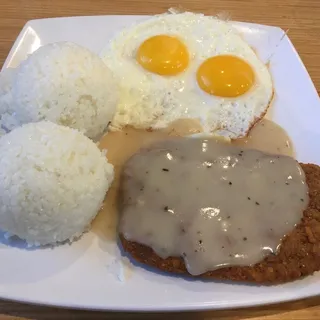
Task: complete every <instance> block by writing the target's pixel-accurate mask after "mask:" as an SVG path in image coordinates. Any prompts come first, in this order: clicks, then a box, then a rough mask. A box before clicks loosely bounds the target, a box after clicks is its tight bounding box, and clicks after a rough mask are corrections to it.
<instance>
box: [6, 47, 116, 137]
mask: <svg viewBox="0 0 320 320" xmlns="http://www.w3.org/2000/svg"><path fill="white" fill-rule="evenodd" d="M12 97H13V104H14V108H15V112H16V115H15V116H16V119H17V120H18V121H19V123H20V124H25V123H29V122H38V121H41V120H48V121H52V122H54V123H57V124H61V125H65V126H69V127H71V128H75V129H78V130H80V131H82V132H83V133H84V134H85V135H86V136H88V137H90V138H95V137H97V136H99V135H101V133H102V132H103V131H104V130H105V129H106V127H107V125H108V123H109V122H110V121H111V120H112V119H113V116H114V113H115V110H116V106H117V102H118V88H117V84H116V82H115V80H114V78H113V76H112V73H111V71H110V70H109V69H108V67H107V66H106V65H105V64H104V62H103V61H102V60H101V59H100V57H99V56H98V55H96V54H95V53H93V52H91V51H89V50H88V49H86V48H83V47H81V46H79V45H76V44H74V43H70V42H58V43H52V44H48V45H45V46H43V47H40V48H39V49H38V50H37V51H35V52H34V53H33V54H32V55H30V56H29V57H28V59H27V60H25V61H24V62H22V63H21V65H20V66H19V67H18V70H17V75H16V77H15V81H14V84H13V88H12ZM4 125H5V126H6V123H4Z"/></svg>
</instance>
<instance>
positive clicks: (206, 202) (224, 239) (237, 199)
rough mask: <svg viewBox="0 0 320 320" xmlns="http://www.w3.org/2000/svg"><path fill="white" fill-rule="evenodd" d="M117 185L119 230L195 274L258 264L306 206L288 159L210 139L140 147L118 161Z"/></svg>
mask: <svg viewBox="0 0 320 320" xmlns="http://www.w3.org/2000/svg"><path fill="white" fill-rule="evenodd" d="M147 172H148V173H147ZM121 183H122V185H121V189H122V191H121V192H122V205H121V220H120V226H119V228H120V232H121V233H122V234H123V235H124V237H125V238H126V239H127V240H130V241H136V242H138V243H142V244H145V245H147V246H149V247H151V248H152V249H153V250H154V251H155V252H156V253H157V254H158V255H159V256H160V257H162V258H166V257H169V256H182V257H183V258H184V260H185V263H186V266H187V268H188V271H189V272H190V273H191V274H194V275H198V274H202V273H204V272H206V271H209V270H214V269H217V268H220V267H224V266H228V265H250V264H254V263H257V262H259V261H260V260H262V259H263V257H264V256H266V255H267V254H270V252H275V251H276V250H277V247H278V246H279V244H280V242H281V239H282V238H283V237H284V235H286V234H287V233H288V232H290V231H291V230H292V229H293V228H294V226H295V225H296V224H297V223H298V222H299V221H300V219H301V217H302V213H303V210H304V209H305V208H306V206H307V205H308V187H307V185H306V182H305V177H304V173H303V171H302V169H301V168H300V166H299V164H298V163H297V162H296V161H295V160H294V159H293V158H291V157H287V156H279V155H274V156H273V155H269V154H266V153H263V152H261V151H257V150H250V149H244V148H241V147H238V146H234V145H230V144H225V143H222V142H219V141H215V140H213V139H210V140H203V139H186V138H177V139H173V140H165V141H161V142H157V143H155V144H153V145H151V146H150V147H148V148H145V149H142V150H141V151H140V152H138V153H136V154H135V155H134V156H133V157H131V159H130V160H129V161H128V162H127V164H126V165H125V168H124V172H123V176H122V182H121Z"/></svg>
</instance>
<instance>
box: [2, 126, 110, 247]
mask: <svg viewBox="0 0 320 320" xmlns="http://www.w3.org/2000/svg"><path fill="white" fill-rule="evenodd" d="M0 154H1V158H0V229H1V230H3V231H5V232H9V233H10V234H12V235H17V236H18V237H20V238H21V239H24V240H26V241H27V243H29V244H31V245H46V244H54V243H57V242H62V241H65V240H68V239H69V240H73V239H74V238H75V237H77V236H79V235H81V234H82V232H83V231H84V230H86V228H87V227H88V226H89V225H90V223H91V221H92V219H94V217H95V216H96V214H97V212H98V210H99V208H100V206H101V204H102V202H103V199H104V197H105V194H106V192H107V190H108V188H109V186H110V184H111V182H112V180H113V175H114V172H113V166H112V165H111V164H109V163H108V161H107V159H106V157H105V155H104V154H103V153H102V152H101V151H100V150H99V149H98V147H97V146H96V145H95V144H94V143H93V142H92V141H91V140H90V139H88V138H87V137H85V136H84V135H83V134H82V133H80V132H79V131H77V130H74V129H71V128H68V127H63V126H60V125H56V124H53V123H50V122H39V123H30V124H27V125H24V126H22V127H20V128H17V129H14V130H13V131H11V132H10V133H8V134H6V135H4V136H2V137H1V138H0Z"/></svg>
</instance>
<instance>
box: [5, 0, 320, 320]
mask: <svg viewBox="0 0 320 320" xmlns="http://www.w3.org/2000/svg"><path fill="white" fill-rule="evenodd" d="M170 7H178V8H183V9H186V10H189V11H194V12H203V13H205V14H211V15H214V14H217V13H221V12H226V13H227V14H228V15H229V16H230V17H231V19H233V20H238V21H248V22H255V23H261V24H268V25H275V26H279V27H281V28H283V29H284V30H288V35H289V37H290V38H291V40H292V42H293V44H294V45H295V47H296V49H297V50H298V52H299V54H300V56H301V58H302V60H303V62H304V63H305V65H306V67H307V69H308V71H309V73H310V75H311V78H312V80H313V82H314V84H315V86H316V88H317V90H318V92H320V37H319V35H320V1H319V0H282V1H278V0H268V1H267V0H148V1H145V0H114V1H110V0H109V1H108V0H0V66H2V64H3V62H4V60H5V58H6V56H7V54H8V52H9V50H10V48H11V46H12V44H13V42H14V40H15V38H16V37H17V36H18V34H19V32H20V30H21V28H22V27H23V25H24V24H25V23H26V22H27V21H28V20H31V19H37V18H48V17H58V16H75V15H104V14H154V13H162V12H165V11H166V10H167V9H168V8H170ZM163 317H164V315H161V314H143V315H142V314H130V315H129V314H122V313H117V314H114V313H99V312H83V311H73V310H63V309H54V308H47V307H38V306H29V305H24V304H19V303H13V302H6V301H0V320H4V319H102V318H105V319H162V318H163ZM165 317H166V318H168V320H169V319H175V318H179V319H180V318H181V319H207V320H209V319H223V320H240V319H241V320H245V319H252V320H275V319H281V320H289V319H290V320H298V319H299V320H303V319H308V320H319V319H320V297H317V298H312V299H307V300H304V301H298V302H294V303H286V304H280V305H272V306H265V307H259V308H253V309H241V310H232V311H218V312H197V313H184V314H179V315H178V314H170V315H169V314H166V315H165Z"/></svg>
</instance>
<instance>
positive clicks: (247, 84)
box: [102, 13, 273, 139]
mask: <svg viewBox="0 0 320 320" xmlns="http://www.w3.org/2000/svg"><path fill="white" fill-rule="evenodd" d="M102 57H103V59H104V61H105V63H106V64H107V65H108V67H109V68H110V69H111V70H112V71H113V72H114V74H115V76H116V77H117V78H118V80H119V83H120V87H121V95H120V96H121V99H120V103H119V106H118V109H117V112H116V115H115V117H114V120H113V122H112V128H113V129H120V128H122V127H124V126H126V125H131V126H134V127H136V128H150V127H151V128H154V129H158V128H163V127H166V126H168V124H170V123H171V122H173V121H175V120H178V119H183V118H191V119H198V120H199V121H200V122H201V125H202V127H203V130H204V132H207V133H215V134H221V135H224V136H227V137H230V138H233V139H234V138H239V137H242V136H244V135H246V134H247V132H248V131H249V129H250V128H251V127H252V125H253V124H254V123H255V122H256V121H257V120H258V119H260V118H261V117H262V116H263V115H264V114H265V113H266V111H267V108H268V106H269V105H270V102H271V99H272V96H273V85H272V79H271V75H270V73H269V71H268V68H267V67H266V65H265V64H264V63H262V62H261V61H260V60H259V58H258V57H257V55H256V54H255V52H254V51H253V50H252V48H251V47H250V46H249V45H248V44H247V43H246V42H245V41H244V40H243V39H242V37H241V35H240V34H239V33H238V32H237V31H236V30H235V29H234V28H233V26H232V25H231V24H230V23H229V22H227V21H222V20H219V19H217V18H214V17H208V16H204V15H202V14H194V13H179V14H163V15H159V16H155V17H153V18H151V19H149V20H147V21H144V22H142V23H140V24H137V25H135V26H132V27H130V28H128V29H126V30H124V31H123V32H121V34H118V35H117V36H116V37H115V38H114V39H113V40H112V41H111V42H110V45H109V46H108V48H107V49H106V50H104V51H103V53H102Z"/></svg>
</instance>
